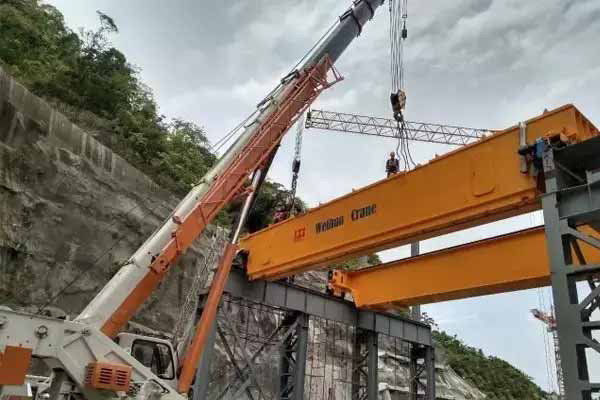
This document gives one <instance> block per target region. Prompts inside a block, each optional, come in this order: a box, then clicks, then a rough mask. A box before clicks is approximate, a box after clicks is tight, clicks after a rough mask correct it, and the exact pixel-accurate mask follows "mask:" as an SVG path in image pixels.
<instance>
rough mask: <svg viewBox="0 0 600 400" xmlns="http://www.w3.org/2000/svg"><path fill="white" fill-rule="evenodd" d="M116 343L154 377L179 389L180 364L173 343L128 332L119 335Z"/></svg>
mask: <svg viewBox="0 0 600 400" xmlns="http://www.w3.org/2000/svg"><path fill="white" fill-rule="evenodd" d="M115 341H116V342H117V344H119V346H121V347H122V348H123V349H125V351H127V352H128V353H129V354H131V355H132V356H133V357H134V358H135V359H136V360H138V361H139V362H140V363H141V364H142V365H144V366H145V367H147V368H148V369H149V370H150V371H152V373H153V374H154V375H156V376H158V377H159V378H160V379H162V380H163V381H164V382H165V383H166V384H168V385H169V386H171V387H172V388H173V389H177V374H176V370H177V365H179V363H178V360H177V352H176V351H175V349H174V348H173V346H172V345H171V342H169V341H168V340H165V339H159V338H156V337H152V336H143V335H138V334H134V333H127V332H122V333H119V334H118V335H117V337H116V339H115Z"/></svg>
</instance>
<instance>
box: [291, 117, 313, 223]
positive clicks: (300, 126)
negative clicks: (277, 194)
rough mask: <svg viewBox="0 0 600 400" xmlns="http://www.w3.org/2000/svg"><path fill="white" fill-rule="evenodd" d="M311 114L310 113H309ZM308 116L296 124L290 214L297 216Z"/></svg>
mask: <svg viewBox="0 0 600 400" xmlns="http://www.w3.org/2000/svg"><path fill="white" fill-rule="evenodd" d="M309 112H310V111H309ZM305 120H306V114H303V115H302V116H301V117H300V118H299V119H298V122H297V123H296V141H295V146H294V159H293V161H292V184H291V189H290V200H289V213H290V216H293V215H295V214H296V188H297V187H298V174H299V173H300V163H301V153H302V133H303V131H304V126H305V123H306V122H305Z"/></svg>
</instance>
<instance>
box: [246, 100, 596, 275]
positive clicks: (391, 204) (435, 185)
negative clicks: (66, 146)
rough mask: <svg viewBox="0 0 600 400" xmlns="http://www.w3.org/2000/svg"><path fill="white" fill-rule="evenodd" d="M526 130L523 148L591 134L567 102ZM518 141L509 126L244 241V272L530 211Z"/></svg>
mask: <svg viewBox="0 0 600 400" xmlns="http://www.w3.org/2000/svg"><path fill="white" fill-rule="evenodd" d="M526 126H527V131H526V133H527V134H526V137H527V143H529V144H531V143H534V142H535V140H536V139H538V138H540V137H544V136H549V135H557V134H561V135H563V137H564V138H567V139H568V140H570V141H572V142H577V141H583V140H585V139H587V138H589V137H591V136H595V135H597V134H598V131H597V129H596V128H595V127H594V126H593V125H592V124H591V123H589V122H588V121H587V119H586V118H585V117H583V115H582V114H581V113H579V111H578V110H577V109H576V108H575V107H574V106H572V105H566V106H563V107H560V108H558V109H556V110H553V111H550V112H546V113H544V114H543V115H541V116H538V117H536V118H533V119H531V120H529V121H527V122H526ZM519 144H520V137H519V127H518V126H514V127H512V128H509V129H506V130H504V131H501V132H498V133H497V134H494V135H493V136H490V137H487V138H484V139H482V140H480V141H478V142H476V143H473V144H471V145H467V146H465V147H462V148H460V149H458V150H455V151H453V152H450V153H448V154H445V155H444V156H441V157H437V158H435V159H434V160H432V161H431V162H429V163H428V164H426V165H423V166H419V167H417V168H415V169H414V170H412V171H410V172H408V173H402V174H398V175H395V176H393V177H391V178H389V179H384V180H381V181H378V182H376V183H374V184H372V185H370V186H367V187H365V188H362V189H360V190H357V191H354V192H352V193H350V194H348V195H345V196H343V197H340V198H338V199H335V200H333V201H331V202H328V203H326V204H323V205H322V206H320V207H317V208H314V209H312V210H310V211H309V212H307V213H305V214H302V215H299V216H296V217H295V218H291V219H289V220H287V221H284V222H281V223H279V224H275V225H272V226H270V227H268V228H266V229H264V230H262V231H259V232H256V233H254V234H252V235H249V236H246V237H245V238H243V239H242V241H241V244H240V247H241V248H242V249H244V250H246V251H247V252H248V254H249V255H248V264H247V271H248V275H249V277H250V279H259V278H261V279H276V278H280V277H284V276H289V275H293V274H297V273H300V272H303V271H306V270H309V269H315V268H318V267H319V266H324V265H327V264H330V263H332V262H337V261H340V260H344V259H348V258H350V257H355V256H360V255H363V254H367V253H371V252H374V251H379V250H383V249H387V248H391V247H395V246H398V245H402V244H407V243H410V242H414V241H416V240H422V239H426V238H430V237H433V236H438V235H441V234H444V233H448V232H453V231H458V230H461V229H464V228H468V227H471V226H476V225H480V224H483V223H486V222H491V221H495V220H498V219H502V218H505V217H508V216H513V215H517V214H521V213H525V212H529V211H532V210H535V209H538V208H539V207H540V202H539V200H538V196H539V193H538V190H537V189H536V182H535V179H534V178H533V177H532V176H530V175H529V174H523V173H521V172H520V165H521V158H520V156H519V155H518V153H517V151H518V149H519V147H520V146H519ZM325 173H326V172H324V174H325Z"/></svg>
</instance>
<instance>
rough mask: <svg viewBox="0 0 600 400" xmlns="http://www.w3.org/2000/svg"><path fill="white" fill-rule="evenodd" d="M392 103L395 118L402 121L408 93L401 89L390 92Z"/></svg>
mask: <svg viewBox="0 0 600 400" xmlns="http://www.w3.org/2000/svg"><path fill="white" fill-rule="evenodd" d="M390 103H391V104H392V111H393V112H394V119H395V120H396V121H399V122H400V121H402V110H403V109H404V107H405V106H406V93H404V90H402V89H400V90H398V92H396V93H392V94H390Z"/></svg>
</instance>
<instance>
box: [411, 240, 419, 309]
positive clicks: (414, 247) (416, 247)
mask: <svg viewBox="0 0 600 400" xmlns="http://www.w3.org/2000/svg"><path fill="white" fill-rule="evenodd" d="M420 247H421V246H420V242H414V243H411V244H410V256H411V257H416V256H418V255H419V254H420V253H421V249H420ZM410 314H411V318H412V319H414V320H415V321H421V305H420V304H417V305H414V306H412V307H411V308H410Z"/></svg>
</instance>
